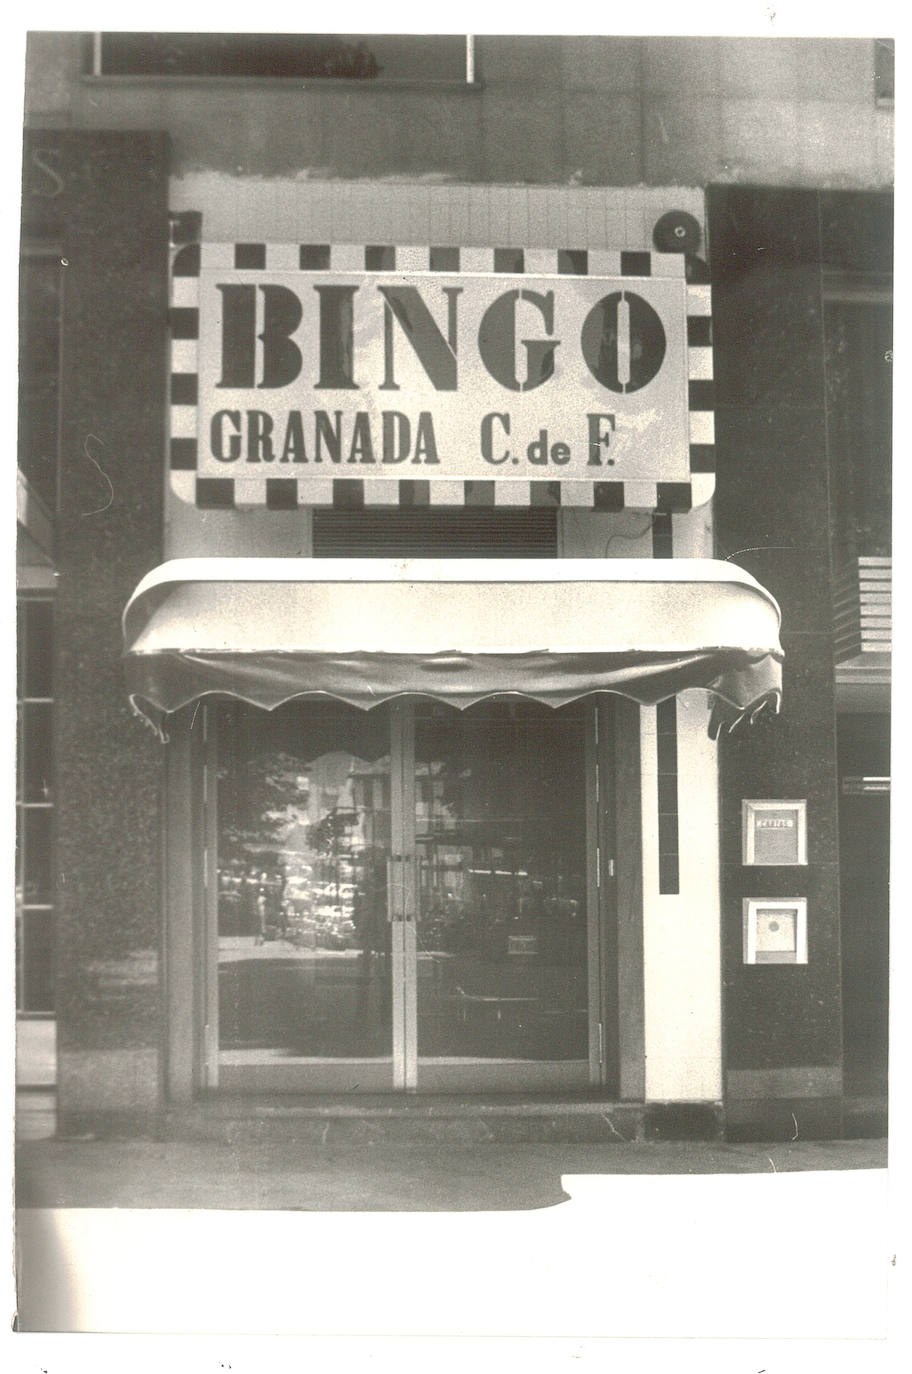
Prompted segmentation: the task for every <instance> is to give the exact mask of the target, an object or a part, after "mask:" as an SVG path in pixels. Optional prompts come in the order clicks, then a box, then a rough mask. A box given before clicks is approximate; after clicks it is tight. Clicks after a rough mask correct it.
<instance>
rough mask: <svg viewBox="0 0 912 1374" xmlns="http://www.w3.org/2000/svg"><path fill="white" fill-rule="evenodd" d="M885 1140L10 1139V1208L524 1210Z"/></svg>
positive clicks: (880, 1148) (818, 1157)
mask: <svg viewBox="0 0 912 1374" xmlns="http://www.w3.org/2000/svg"><path fill="white" fill-rule="evenodd" d="M886 1160H887V1146H886V1141H884V1140H849V1141H801V1140H798V1141H794V1142H790V1143H788V1144H783V1143H776V1144H721V1143H701V1142H690V1141H688V1142H677V1141H675V1142H649V1141H635V1142H627V1143H618V1144H604V1143H569V1142H568V1143H564V1144H542V1143H531V1142H523V1143H487V1142H486V1143H471V1144H453V1145H449V1144H441V1143H433V1144H417V1143H415V1144H403V1143H397V1142H392V1141H388V1142H384V1143H382V1144H373V1145H358V1144H349V1145H347V1146H346V1147H345V1148H344V1149H340V1148H339V1147H337V1146H326V1145H321V1144H319V1143H317V1142H314V1143H310V1144H308V1145H307V1146H306V1148H302V1147H301V1145H300V1144H294V1143H290V1142H286V1141H282V1140H281V1139H274V1138H273V1139H265V1140H261V1141H258V1142H256V1143H255V1144H253V1143H251V1142H249V1141H248V1142H243V1143H237V1142H236V1143H227V1142H219V1141H194V1140H189V1141H188V1140H179V1141H168V1142H160V1141H132V1140H131V1141H123V1140H86V1141H78V1140H69V1141H64V1140H59V1141H58V1140H54V1139H44V1140H20V1142H19V1146H18V1148H17V1155H16V1192H17V1206H18V1207H20V1208H36V1207H38V1208H48V1207H64V1208H86V1207H131V1208H189V1209H193V1208H204V1209H218V1208H228V1209H243V1210H257V1209H265V1210H294V1211H310V1212H339V1211H342V1212H384V1211H392V1212H420V1211H444V1212H445V1211H525V1210H529V1209H534V1208H542V1207H553V1206H555V1205H556V1204H558V1203H561V1202H564V1201H566V1198H567V1194H566V1193H565V1192H564V1190H563V1188H562V1186H561V1177H562V1176H566V1175H578V1174H591V1175H599V1174H601V1175H661V1174H668V1175H674V1174H693V1175H696V1174H703V1175H706V1174H760V1173H765V1174H770V1173H795V1172H808V1171H820V1170H824V1171H826V1170H853V1169H883V1168H884V1167H885V1166H886Z"/></svg>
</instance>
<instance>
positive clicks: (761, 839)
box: [741, 801, 807, 868]
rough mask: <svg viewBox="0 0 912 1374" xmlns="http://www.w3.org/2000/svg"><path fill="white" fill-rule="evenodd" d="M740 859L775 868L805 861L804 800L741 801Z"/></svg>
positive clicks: (805, 821)
mask: <svg viewBox="0 0 912 1374" xmlns="http://www.w3.org/2000/svg"><path fill="white" fill-rule="evenodd" d="M741 824H742V831H741V862H742V863H743V864H753V865H755V866H756V867H760V866H763V867H766V868H779V867H786V866H789V865H795V864H806V863H807V802H806V801H743V802H742V803H741Z"/></svg>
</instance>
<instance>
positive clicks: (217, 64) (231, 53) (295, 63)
mask: <svg viewBox="0 0 912 1374" xmlns="http://www.w3.org/2000/svg"><path fill="white" fill-rule="evenodd" d="M89 72H90V74H91V75H92V76H103V77H190V78H198V77H202V78H210V77H234V78H248V79H250V78H256V79H264V78H265V79H274V80H282V79H289V78H292V79H297V80H302V79H306V80H318V81H325V80H330V81H379V82H428V83H435V84H440V83H460V84H461V83H465V84H471V83H472V81H473V80H474V75H473V62H472V42H471V39H470V38H468V37H467V36H466V35H465V34H394V33H381V34H330V33H320V34H308V33H272V34H270V33H132V32H130V33H96V34H94V35H93V38H92V49H91V55H90V61H89Z"/></svg>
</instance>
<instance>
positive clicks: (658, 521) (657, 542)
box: [652, 510, 674, 558]
mask: <svg viewBox="0 0 912 1374" xmlns="http://www.w3.org/2000/svg"><path fill="white" fill-rule="evenodd" d="M652 556H653V558H673V557H674V547H673V542H672V525H671V511H667V510H665V511H656V513H655V515H654V516H653V517H652Z"/></svg>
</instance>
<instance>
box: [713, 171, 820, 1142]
mask: <svg viewBox="0 0 912 1374" xmlns="http://www.w3.org/2000/svg"><path fill="white" fill-rule="evenodd" d="M709 226H710V244H711V265H712V279H713V329H714V344H715V372H716V388H717V396H716V441H717V461H718V477H717V486H716V498H715V530H716V550H717V557H720V558H731V560H732V561H733V562H734V563H736V564H738V565H739V566H740V567H743V568H746V569H747V571H748V572H750V573H753V575H754V576H755V577H757V578H758V579H759V581H760V582H762V583H763V585H764V586H766V587H767V588H769V590H770V591H771V592H772V593H773V595H774V596H775V597H776V598H777V600H778V601H779V604H780V606H781V607H782V644H783V648H784V650H785V667H784V673H783V693H784V700H783V709H782V715H781V716H780V717H778V718H771V719H769V720H766V721H763V722H762V723H758V724H757V725H756V726H754V727H753V728H752V729H750V730H749V731H746V732H744V733H743V734H741V735H740V736H735V737H733V738H730V739H725V740H723V741H722V743H721V744H720V786H721V826H722V834H721V860H722V875H721V881H722V891H721V897H722V923H723V930H722V947H723V985H724V986H723V1028H724V1056H725V1068H726V1080H725V1081H726V1118H727V1127H728V1132H729V1136H730V1137H734V1136H737V1135H739V1134H743V1135H754V1136H756V1135H758V1134H759V1135H764V1136H768V1137H770V1136H777V1135H785V1136H787V1137H791V1136H792V1135H794V1134H798V1135H800V1136H803V1137H805V1138H806V1137H807V1136H809V1135H811V1136H813V1135H824V1136H825V1135H832V1134H838V1133H839V1131H840V1129H841V1101H840V1095H841V1090H842V1030H841V987H840V950H839V870H838V850H837V834H838V830H837V774H836V708H835V687H834V674H833V652H832V588H831V577H832V574H831V560H830V543H829V525H828V504H829V503H828V466H827V433H826V412H825V389H824V368H823V361H824V349H823V304H822V281H821V241H820V213H819V196H818V193H817V192H816V191H804V190H788V189H785V190H783V189H775V190H763V189H754V188H748V187H715V188H712V189H711V190H710V193H709ZM751 797H753V798H763V797H767V798H788V799H793V798H806V799H807V804H808V865H807V867H799V868H747V867H743V866H742V863H741V801H742V799H743V798H751ZM745 897H783V898H788V897H806V898H807V903H808V963H807V964H806V965H803V966H802V965H776V964H773V965H760V966H756V965H755V966H745V965H744V964H743V962H742V899H743V898H745Z"/></svg>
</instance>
